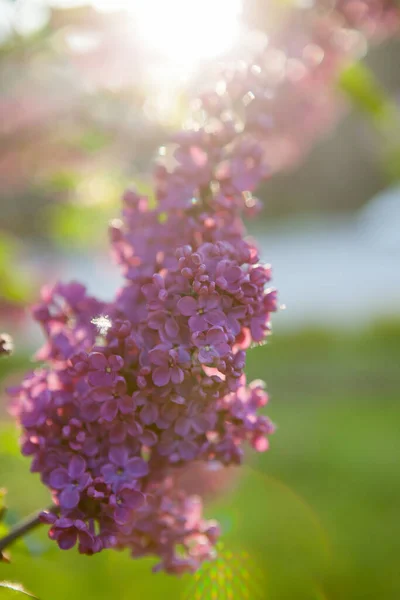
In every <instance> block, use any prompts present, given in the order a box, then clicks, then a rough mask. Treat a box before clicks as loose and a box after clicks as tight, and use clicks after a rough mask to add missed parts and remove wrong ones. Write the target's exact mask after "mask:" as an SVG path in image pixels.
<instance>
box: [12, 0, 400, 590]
mask: <svg viewBox="0 0 400 600" xmlns="http://www.w3.org/2000/svg"><path fill="white" fill-rule="evenodd" d="M119 5H120V6H119ZM289 5H290V3H288V2H278V1H277V0H275V1H273V0H271V2H268V3H265V2H264V1H263V0H251V1H250V0H248V1H243V2H240V1H239V0H237V1H236V0H226V1H225V2H224V1H223V0H220V1H217V0H213V2H211V1H205V0H203V1H202V2H199V1H198V2H195V1H191V0H186V1H185V2H182V1H179V0H170V2H165V3H164V2H157V1H156V0H147V1H146V2H145V1H141V0H138V1H136V0H131V1H130V2H128V3H118V2H116V1H115V2H106V1H105V0H103V1H101V0H96V1H93V2H92V3H91V4H88V3H86V4H84V3H83V2H79V1H77V0H75V1H71V0H70V1H68V0H57V1H55V0H52V1H44V0H40V1H39V0H27V1H18V2H12V1H10V0H1V1H0V81H1V84H0V85H1V92H0V114H1V118H0V206H1V210H0V331H3V330H4V331H8V332H9V333H11V334H12V335H13V337H14V339H15V344H16V351H15V353H14V355H13V356H12V357H11V358H8V359H4V360H1V362H0V379H1V381H0V390H1V397H0V486H4V488H7V490H8V494H7V505H8V507H9V510H8V512H7V514H6V519H5V522H4V524H2V525H1V526H0V527H2V528H3V530H5V529H6V528H7V527H9V526H12V524H13V523H15V522H17V521H18V520H19V519H20V518H21V517H22V516H24V515H26V514H28V513H29V512H31V511H32V510H35V509H39V508H42V507H44V506H47V504H48V503H49V495H48V494H47V491H46V490H45V488H44V487H43V486H41V484H40V482H39V481H38V478H37V477H36V476H34V475H31V474H30V473H29V464H28V462H27V461H26V460H25V459H24V458H22V457H21V456H20V455H19V452H18V432H17V431H16V429H15V426H14V425H13V423H12V421H11V419H10V418H9V417H8V414H7V399H6V396H5V394H4V389H5V388H6V387H7V385H9V384H10V383H13V382H15V381H18V379H19V378H20V377H21V372H23V371H24V370H25V369H26V368H27V367H28V366H29V364H30V362H31V357H32V355H33V353H34V350H35V348H36V347H37V345H38V344H39V343H40V335H39V332H38V331H37V330H36V329H35V327H34V326H33V324H32V322H31V321H30V319H29V312H28V310H27V307H28V306H29V303H30V302H32V301H34V300H35V299H36V298H37V296H38V290H39V288H40V285H41V284H43V283H44V282H47V281H55V280H56V279H64V280H68V279H79V280H82V281H83V282H85V283H86V284H87V285H88V288H89V290H90V291H91V292H93V293H96V294H99V295H100V296H102V297H103V298H105V299H108V298H111V296H112V295H113V293H114V291H115V289H116V288H117V287H118V285H119V281H120V280H119V274H118V272H117V270H116V269H115V268H114V266H113V264H112V262H111V259H110V258H109V256H108V240H107V222H108V220H109V219H111V218H112V217H115V216H117V215H118V212H119V198H120V195H121V192H122V191H123V189H124V187H125V186H126V185H129V184H131V183H132V182H134V183H135V184H136V185H137V186H138V187H139V189H141V190H142V191H144V192H148V193H151V188H150V181H151V178H150V172H151V161H152V158H153V157H154V155H155V153H156V151H157V148H158V146H159V145H160V144H161V143H162V142H163V140H165V139H166V137H167V135H168V133H169V131H171V130H173V129H174V128H177V127H179V126H180V125H181V123H182V122H183V121H184V119H185V118H186V116H187V111H188V104H189V99H190V98H191V97H192V96H193V95H194V94H195V93H196V91H197V90H198V89H200V88H201V85H202V82H204V79H207V78H211V77H212V74H213V72H214V69H215V65H216V63H217V62H218V61H219V60H223V59H224V58H226V57H229V58H232V57H242V56H248V55H251V54H252V53H254V51H255V50H256V49H257V48H258V47H259V46H260V44H262V43H264V41H265V36H266V35H271V34H273V33H274V31H275V30H276V29H277V28H279V26H280V23H281V22H282V20H283V19H284V18H285V15H286V12H287V10H288V7H289ZM117 9H118V10H117ZM120 9H121V10H120ZM127 9H129V10H127ZM255 30H257V31H255ZM399 64H400V39H395V38H394V39H393V38H392V39H390V40H386V41H384V42H383V43H381V44H380V45H379V46H377V47H374V48H370V49H369V52H368V55H367V56H365V57H364V56H361V60H360V62H358V63H357V64H354V65H351V66H350V67H349V68H348V69H347V71H346V72H345V73H343V74H342V76H341V78H340V79H339V80H338V82H337V85H336V88H337V89H336V90H335V115H334V116H333V118H332V119H331V120H330V123H329V127H328V128H327V130H326V131H325V132H324V135H323V136H322V137H321V139H320V140H319V141H318V142H317V144H316V145H315V146H314V148H313V149H312V150H311V152H310V153H309V154H307V155H302V156H301V157H298V160H296V161H295V162H294V163H293V164H292V165H291V166H290V168H289V169H287V170H286V171H285V172H282V173H280V174H278V175H276V176H275V177H273V178H272V179H271V180H270V181H268V182H266V183H265V184H264V186H263V187H262V189H261V190H260V194H259V196H260V198H261V200H262V201H263V205H264V210H263V213H262V215H261V217H259V218H257V221H256V222H253V223H251V222H249V223H248V228H249V232H250V234H251V235H253V236H254V237H256V239H257V240H258V243H259V246H260V248H261V254H262V257H263V259H265V260H267V261H268V262H271V263H272V265H273V268H274V283H275V285H276V286H277V287H278V289H279V297H280V302H281V305H282V310H281V311H280V312H279V313H278V314H277V315H276V317H275V319H274V335H273V336H272V337H271V338H270V339H269V342H268V344H266V345H265V346H263V347H258V348H254V349H252V350H251V351H250V352H249V354H248V367H247V372H248V375H249V378H250V379H252V378H262V379H265V380H266V381H267V384H268V390H269V393H270V397H271V402H270V404H269V406H268V414H269V415H270V416H271V417H272V419H273V420H274V421H275V422H276V423H277V425H278V430H277V432H276V434H275V435H274V437H273V439H272V444H271V449H270V451H269V452H268V453H266V454H264V455H262V456H257V457H256V456H254V455H251V453H249V454H248V456H247V458H246V464H245V466H244V467H243V468H241V469H239V470H236V469H232V470H228V472H225V471H219V470H215V471H210V473H209V474H208V477H207V479H206V483H204V484H203V488H202V487H201V486H202V484H201V481H200V483H199V486H200V488H201V489H199V491H200V492H201V493H202V494H204V495H206V497H207V498H208V502H207V514H209V515H210V516H215V517H217V518H218V519H219V520H220V522H221V524H222V529H223V537H222V543H221V546H220V549H219V558H218V560H217V561H216V562H214V563H212V564H210V565H206V566H205V567H203V568H202V569H201V571H200V572H199V573H198V574H196V576H185V577H183V578H181V579H176V578H173V577H171V576H166V575H163V574H157V575H152V574H151V566H152V562H151V561H147V560H141V561H132V560H131V559H130V558H129V557H128V556H127V555H125V554H118V553H114V552H108V553H107V552H104V553H102V554H100V555H98V556H95V557H90V558H88V557H82V556H79V555H78V554H77V553H76V552H75V551H69V552H61V551H59V550H58V549H57V548H56V547H55V544H51V543H50V542H48V540H47V539H46V534H45V531H43V532H35V533H34V534H32V535H29V536H27V538H26V540H25V541H24V542H18V544H16V545H15V546H14V548H13V552H12V563H11V564H3V563H1V564H0V580H2V579H7V580H11V581H19V582H21V583H23V584H24V585H25V586H26V587H27V589H29V590H31V591H32V592H33V593H35V594H36V595H37V596H38V597H39V598H41V599H42V600H63V599H65V600H66V599H70V598H71V597H74V598H76V600H80V599H88V598H96V599H101V600H102V599H104V600H105V599H111V598H112V599H117V598H118V599H121V600H130V599H131V598H132V599H133V598H135V599H136V598H142V597H143V598H144V597H146V598H151V599H153V598H154V599H155V600H157V599H159V598H160V599H161V598H171V599H175V598H177V599H185V600H186V599H187V600H189V599H190V600H219V599H221V600H225V599H227V600H231V599H232V600H246V599H249V600H262V599H264V598H265V599H272V600H278V599H279V600H281V599H282V600H286V599H288V600H289V599H290V600H295V599H296V600H300V599H303V598H304V599H305V600H333V599H337V600H347V599H349V600H350V599H351V600H355V599H358V598H359V599H360V600H361V599H362V600H368V599H371V600H372V599H373V600H376V599H378V598H379V599H382V600H392V599H393V600H397V599H398V598H399V597H400V518H399V506H400V479H399V456H400V436H399V431H400V407H399V401H400V398H399V388H400V369H399V363H400V341H399V339H400V338H399V336H400V275H399V264H400V187H399V180H400V127H399V123H400V117H399V110H400V108H399V106H398V102H399V98H400V69H399ZM383 112H384V113H385V115H389V117H388V118H389V120H390V122H389V123H387V122H385V127H382V120H381V119H380V116H381V114H382V113H383ZM284 307H285V308H284ZM0 597H1V596H0Z"/></svg>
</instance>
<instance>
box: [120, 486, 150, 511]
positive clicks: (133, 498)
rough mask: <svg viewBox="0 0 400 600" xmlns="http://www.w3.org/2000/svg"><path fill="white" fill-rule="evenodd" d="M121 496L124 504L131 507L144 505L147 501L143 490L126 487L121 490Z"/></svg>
mask: <svg viewBox="0 0 400 600" xmlns="http://www.w3.org/2000/svg"><path fill="white" fill-rule="evenodd" d="M121 497H122V500H123V502H124V504H125V505H126V506H128V507H129V508H135V509H136V508H140V506H143V504H144V501H145V496H144V494H142V492H138V491H137V490H130V489H128V488H125V489H124V490H123V491H122V492H121Z"/></svg>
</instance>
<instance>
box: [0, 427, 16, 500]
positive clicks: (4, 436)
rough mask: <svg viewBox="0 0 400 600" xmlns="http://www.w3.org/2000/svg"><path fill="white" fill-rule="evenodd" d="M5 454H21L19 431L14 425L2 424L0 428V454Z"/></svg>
mask: <svg viewBox="0 0 400 600" xmlns="http://www.w3.org/2000/svg"><path fill="white" fill-rule="evenodd" d="M4 455H7V456H17V457H19V456H20V450H19V445H18V431H17V428H16V427H15V426H14V425H2V426H1V428H0V456H4ZM0 507H1V504H0Z"/></svg>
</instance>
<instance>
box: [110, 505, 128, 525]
mask: <svg viewBox="0 0 400 600" xmlns="http://www.w3.org/2000/svg"><path fill="white" fill-rule="evenodd" d="M131 513H132V509H130V508H127V507H125V506H116V507H115V509H114V519H115V522H116V523H118V525H125V523H128V522H129V521H130V520H131V518H132V514H131Z"/></svg>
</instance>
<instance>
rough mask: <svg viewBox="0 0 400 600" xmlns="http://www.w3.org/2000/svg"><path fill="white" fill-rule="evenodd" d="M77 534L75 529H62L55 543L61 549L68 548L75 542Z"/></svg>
mask: <svg viewBox="0 0 400 600" xmlns="http://www.w3.org/2000/svg"><path fill="white" fill-rule="evenodd" d="M77 537H78V534H77V532H76V530H75V529H71V530H70V531H63V532H62V533H60V534H59V535H58V536H57V544H58V545H59V547H60V549H61V550H70V548H73V547H74V546H75V544H76V540H77Z"/></svg>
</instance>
